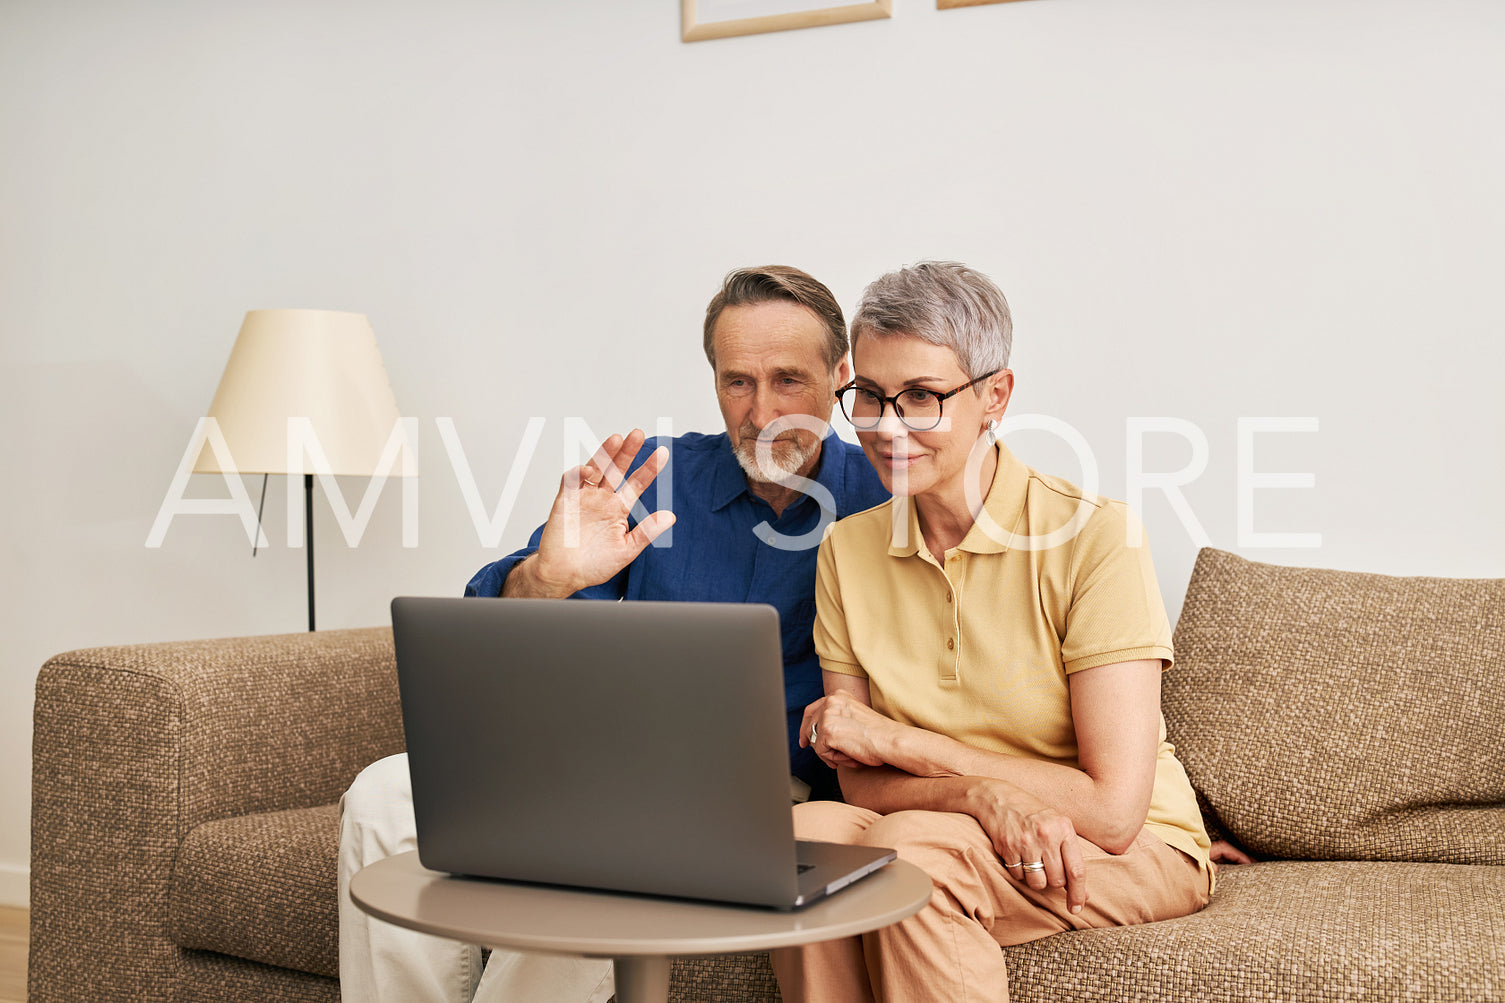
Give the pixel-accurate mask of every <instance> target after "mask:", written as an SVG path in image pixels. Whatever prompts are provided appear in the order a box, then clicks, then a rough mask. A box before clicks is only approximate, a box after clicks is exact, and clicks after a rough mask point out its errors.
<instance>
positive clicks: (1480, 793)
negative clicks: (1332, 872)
mask: <svg viewBox="0 0 1505 1003" xmlns="http://www.w3.org/2000/svg"><path fill="white" fill-rule="evenodd" d="M1176 659H1177V661H1176V667H1175V668H1173V669H1172V670H1171V671H1170V672H1168V673H1166V676H1165V681H1164V696H1163V701H1162V705H1163V708H1164V711H1165V717H1166V726H1167V729H1168V731H1169V737H1170V740H1171V742H1172V743H1174V744H1175V746H1176V750H1177V755H1178V756H1179V757H1180V759H1181V761H1182V763H1184V764H1185V766H1186V771H1187V774H1188V775H1189V776H1190V777H1191V781H1192V784H1193V785H1194V786H1195V787H1196V788H1197V790H1198V791H1200V792H1201V794H1202V796H1203V797H1204V798H1205V800H1206V802H1207V804H1208V805H1209V806H1210V807H1211V809H1212V811H1213V812H1214V813H1215V814H1216V816H1217V821H1218V822H1220V823H1221V825H1222V827H1223V828H1224V829H1226V831H1227V832H1228V833H1229V834H1230V835H1231V836H1232V837H1233V838H1234V839H1235V840H1237V841H1238V842H1240V843H1242V844H1243V845H1244V846H1245V847H1247V848H1248V849H1249V850H1251V851H1253V852H1254V853H1255V854H1256V855H1259V856H1268V857H1282V858H1300V859H1316V860H1401V861H1438V862H1446V863H1477V864H1494V865H1501V864H1505V580H1468V579H1439V578H1393V577H1388V576H1384V575H1374V574H1360V573H1357V572H1345V571H1328V570H1319V569H1310V568H1287V567H1277V566H1274V565H1269V564H1259V563H1256V562H1253V561H1248V560H1245V559H1243V558H1241V557H1237V556H1235V555H1233V554H1228V553H1223V552H1221V551H1217V550H1213V549H1210V548H1209V549H1205V550H1203V551H1202V553H1201V554H1200V556H1199V557H1198V559H1197V565H1196V569H1195V571H1194V573H1193V575H1192V581H1191V585H1190V586H1189V588H1188V590H1187V594H1186V601H1185V604H1184V606H1183V607H1182V611H1181V618H1180V621H1179V622H1178V623H1177V625H1176Z"/></svg>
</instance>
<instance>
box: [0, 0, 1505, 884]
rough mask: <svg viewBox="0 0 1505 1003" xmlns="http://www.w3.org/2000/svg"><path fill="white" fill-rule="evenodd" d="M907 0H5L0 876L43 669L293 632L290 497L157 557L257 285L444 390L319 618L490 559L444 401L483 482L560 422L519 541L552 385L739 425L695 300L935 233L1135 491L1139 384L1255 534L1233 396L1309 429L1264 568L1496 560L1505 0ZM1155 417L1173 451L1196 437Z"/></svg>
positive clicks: (554, 419) (454, 581) (606, 419)
mask: <svg viewBox="0 0 1505 1003" xmlns="http://www.w3.org/2000/svg"><path fill="white" fill-rule="evenodd" d="M895 8H896V9H895V16H894V18H893V19H892V20H889V21H878V22H869V23H865V24H856V25H846V26H838V27H831V28H821V29H814V30H807V31H799V32H787V33H783V34H776V35H763V36H756V37H748V38H742V39H733V40H728V41H716V42H702V43H695V44H691V45H684V44H681V43H680V42H679V41H678V34H677V31H678V12H677V3H676V0H655V2H651V3H650V2H648V0H637V2H634V3H609V2H605V0H597V2H586V3H572V4H552V3H550V4H545V3H536V2H523V0H490V2H486V3H478V2H461V0H448V2H432V3H427V4H412V3H398V2H391V0H388V2H381V0H365V2H360V3H321V4H304V3H288V2H283V3H271V2H264V3H256V4H204V3H192V2H181V3H165V2H164V3H144V2H124V3H122V2H115V3H105V2H95V3H85V2H52V0H30V2H25V0H11V2H9V3H5V4H0V353H3V355H0V358H3V370H0V419H3V421H4V427H5V429H6V432H7V434H6V435H5V436H4V446H3V449H4V453H3V456H0V460H3V464H0V469H3V470H4V472H5V476H6V484H5V488H4V490H3V492H0V525H3V526H4V527H5V529H4V532H5V546H4V555H5V556H4V562H5V563H4V571H5V573H4V580H3V583H0V609H3V613H0V616H3V617H4V620H3V626H4V636H5V638H6V644H5V646H4V650H3V654H0V811H3V818H0V900H4V901H11V902H24V900H25V881H24V876H25V868H26V865H27V857H28V838H27V816H28V803H29V770H30V765H29V764H30V756H29V749H30V713H31V694H32V686H33V682H34V680H35V675H36V670H37V668H38V666H40V664H41V663H42V661H43V660H44V659H45V658H46V657H47V656H49V655H51V654H53V653H56V652H58V651H62V650H66V649H70V648H76V647H83V646H89V645H95V644H105V643H121V642H135V641H149V640H169V639H181V638H189V637H205V636H217V635H231V634H251V633H272V632H282V631H293V630H298V629H300V628H301V626H302V625H303V617H304V613H303V603H304V595H303V577H302V553H301V552H300V551H291V550H289V549H288V548H287V547H286V543H285V535H284V517H283V514H282V512H283V502H282V494H281V491H282V489H283V484H282V483H281V482H279V481H276V480H274V482H273V487H272V492H273V493H272V496H271V498H270V499H269V502H268V519H267V522H268V527H269V530H270V533H271V536H272V538H273V541H274V546H273V548H272V550H271V551H269V552H264V553H263V554H262V555H261V556H259V557H256V558H255V559H254V560H253V559H252V557H251V555H250V553H249V547H248V546H247V545H246V541H245V537H244V535H243V533H242V531H241V529H240V527H239V525H238V524H237V523H236V522H235V521H234V520H233V519H230V518H226V517H203V516H200V517H180V518H179V519H177V520H176V521H175V522H174V524H173V526H172V528H171V531H170V532H169V533H168V536H167V539H166V543H165V544H164V546H162V547H161V549H157V550H149V549H147V548H146V547H145V546H144V545H143V543H144V540H145V538H146V535H147V532H148V530H149V528H150V526H151V523H152V519H153V517H154V515H155V514H156V511H157V508H158V506H159V504H160V503H161V502H162V499H163V496H164V494H165V492H166V490H167V486H168V483H169V481H170V479H171V476H172V473H173V470H174V469H175V467H176V464H177V462H178V459H179V456H180V455H181V453H182V450H183V448H184V446H185V445H186V442H187V438H188V435H189V433H190V432H191V430H192V428H193V425H194V421H195V419H196V417H197V416H198V415H200V414H201V413H202V412H203V409H204V408H205V407H206V406H207V405H208V402H209V398H210V396H211V395H212V393H213V391H214V387H215V384H216V382H217V380H218V377H219V373H220V370H221V369H222V367H223V365H224V362H225V359H226V357H227V355H228V353H229V349H230V345H231V343H232V341H233V339H234V336H235V332H236V330H237V328H238V326H239V323H240V319H241V316H242V315H243V313H244V311H245V310H247V309H250V308H256V307H271V306H317V307H327V308H334V309H350V310H358V311H361V312H364V313H366V314H368V315H369V316H370V318H371V320H372V322H373V324H374V325H375V328H376V331H377V336H378V339H379V341H380V343H381V346H382V350H383V353H384V355H385V358H386V362H387V367H388V370H389V372H390V374H391V377H392V382H393V385H394V388H395V390H396V393H397V396H398V400H399V403H400V405H401V406H402V408H403V410H404V411H405V413H407V414H410V415H415V416H418V417H419V418H421V419H422V422H423V437H422V449H423V454H422V471H423V479H422V481H421V485H422V487H421V517H420V518H421V522H420V530H421V535H420V545H419V547H418V548H417V549H414V550H403V549H402V548H401V546H400V539H399V532H398V527H399V524H400V518H399V516H400V511H399V507H398V505H397V492H396V491H395V490H393V489H392V486H389V488H388V491H387V494H386V495H385V496H384V497H383V499H382V501H381V503H380V505H379V506H378V510H377V516H376V519H375V521H374V522H373V524H372V526H371V527H370V529H369V530H368V531H367V533H366V534H365V537H364V539H363V541H362V543H361V545H360V547H359V548H357V549H354V550H351V549H348V548H347V547H346V546H345V545H344V543H343V542H342V541H341V539H340V535H339V532H338V530H337V528H336V526H335V524H334V520H333V517H332V516H331V515H330V512H329V510H328V508H327V506H322V503H321V511H320V513H319V514H320V520H321V521H320V524H319V527H318V530H317V534H316V536H317V539H318V542H319V544H320V546H321V549H320V551H319V565H318V575H319V590H320V591H319V601H320V613H321V616H320V624H321V626H327V627H340V626H354V625H364V624H376V623H381V622H384V621H385V619H386V603H387V600H388V599H389V598H390V597H391V596H392V595H393V594H396V593H415V592H416V593H455V592H458V590H459V589H460V587H461V586H462V585H463V584H464V582H465V580H466V579H467V578H468V576H469V575H470V574H471V573H472V572H473V571H474V570H475V569H476V568H477V567H478V566H480V565H481V564H482V563H484V562H485V561H486V560H487V559H488V558H489V557H490V556H491V553H492V552H490V551H487V550H484V549H483V548H482V547H481V546H480V545H479V544H478V542H477V533H476V531H475V529H474V528H473V527H472V524H471V520H470V518H469V516H468V515H467V512H466V509H465V506H464V503H463V501H462V500H461V495H460V492H459V489H458V488H457V486H456V480H455V477H454V475H453V473H452V471H451V469H450V466H449V463H448V461H447V459H446V457H445V453H444V449H443V447H442V445H441V444H440V440H439V437H438V434H437V433H436V431H435V427H434V419H435V418H436V417H439V416H450V417H453V418H454V420H455V422H456V425H457V428H458V429H459V431H460V433H461V436H462V438H463V441H464V444H465V446H466V448H467V450H468V452H469V456H470V460H471V462H472V464H473V466H474V471H475V475H476V477H477V480H478V482H479V485H480V489H481V494H482V496H483V497H484V498H485V499H486V503H487V505H488V506H490V505H493V504H494V503H495V501H496V499H497V498H498V497H499V496H500V494H501V491H502V486H503V484H504V483H505V480H506V477H507V472H508V469H509V467H510V465H511V463H512V459H513V457H514V455H515V454H516V452H517V449H518V444H519V441H520V439H521V435H522V430H523V428H524V426H525V423H526V421H527V419H528V418H529V417H532V416H542V417H545V418H547V419H548V424H547V426H546V428H545V432H544V435H543V439H542V444H541V446H540V448H539V452H538V455H537V457H536V458H535V460H534V462H533V463H532V465H531V467H529V468H528V474H527V477H526V480H525V482H524V486H523V491H522V494H521V496H520V498H519V501H518V503H517V508H516V514H515V515H514V517H513V519H512V520H511V522H510V523H509V524H508V530H507V534H506V537H505V540H504V543H505V548H504V549H511V547H512V546H514V545H516V544H518V543H519V542H520V541H521V540H522V539H523V537H524V536H525V534H526V532H527V531H528V530H529V529H531V527H532V526H533V525H534V524H535V523H536V522H537V521H538V520H539V519H540V518H541V517H542V515H543V513H544V511H545V510H546V508H547V504H548V499H549V498H550V497H551V495H552V489H553V484H554V482H555V481H556V479H557V476H558V471H559V470H560V468H561V467H562V466H563V459H562V457H561V450H562V447H563V439H562V422H563V419H564V418H565V417H566V416H572V415H573V416H580V417H582V418H584V419H585V420H586V421H587V422H588V423H589V424H590V426H591V427H592V428H594V429H597V430H599V431H600V432H601V433H602V434H605V433H606V432H608V431H610V430H613V429H621V428H626V427H628V426H630V425H632V424H634V423H637V424H646V425H649V426H651V424H652V423H653V422H654V421H655V420H656V419H657V418H659V417H660V416H664V417H668V418H671V419H672V421H673V423H674V427H675V428H677V429H680V430H685V429H697V428H698V429H710V428H714V427H715V426H716V423H717V412H716V409H715V406H714V402H713V399H712V394H711V387H710V382H709V372H708V370H707V368H706V366H705V363H704V361H703V359H702V358H701V357H700V354H699V348H698V339H699V334H698V330H699V318H700V315H701V312H702V310H703V308H704V303H705V300H706V299H707V298H708V297H709V295H710V294H711V293H712V292H713V291H714V289H715V287H716V284H717V281H718V279H719V277H720V275H721V274H722V273H723V272H725V271H726V270H727V269H729V268H731V267H734V266H737V265H742V264H752V263H764V262H768V261H781V262H789V263H792V264H797V265H800V266H801V267H804V268H806V269H808V270H810V271H812V272H813V273H815V274H816V275H817V276H819V277H821V278H822V279H824V280H825V281H827V282H828V283H829V284H831V285H832V287H833V288H834V289H835V290H836V291H837V292H838V294H839V295H840V296H841V298H842V300H843V304H844V305H845V306H847V307H848V308H850V306H851V305H852V304H853V303H854V302H855V300H856V297H857V295H858V293H859V292H860V289H861V286H862V284H863V283H864V282H865V281H867V280H868V279H870V278H872V277H874V276H875V275H877V274H878V273H879V272H880V271H883V270H886V269H888V268H891V267H893V266H896V265H899V264H901V263H904V262H908V261H912V260H915V259H917V258H921V257H927V256H942V257H955V258H960V259H962V260H965V261H968V262H970V263H971V264H973V265H976V266H978V267H980V268H982V269H983V270H985V271H987V272H988V273H989V274H991V275H992V276H994V277H995V278H996V279H997V280H998V281H999V283H1000V284H1001V285H1002V286H1003V287H1004V289H1005V290H1006V292H1007V293H1008V295H1009V297H1010V299H1011V301H1012V302H1013V305H1014V308H1015V313H1016V321H1017V350H1016V355H1015V363H1016V364H1015V368H1016V370H1017V371H1018V374H1019V392H1018V394H1017V396H1016V398H1015V405H1014V406H1015V409H1016V410H1017V411H1025V412H1043V413H1048V414H1051V415H1055V416H1057V417H1059V418H1062V419H1065V420H1067V421H1069V422H1070V423H1071V424H1072V425H1073V426H1074V427H1076V428H1077V429H1079V430H1080V431H1081V432H1082V433H1083V434H1084V435H1085V436H1086V437H1087V438H1088V440H1089V441H1090V443H1091V445H1092V447H1093V450H1094V451H1095V455H1096V459H1097V460H1098V462H1099V463H1100V465H1101V472H1102V480H1101V488H1102V490H1103V491H1104V492H1105V493H1107V494H1110V495H1115V496H1119V497H1122V496H1123V495H1124V493H1125V489H1126V482H1125V460H1124V457H1125V443H1124V439H1125V428H1126V423H1127V420H1128V419H1129V418H1130V417H1135V416H1176V417H1180V418H1183V419H1187V420H1188V421H1190V422H1193V423H1195V424H1196V425H1197V426H1199V427H1200V428H1201V429H1202V430H1204V431H1205V434H1206V436H1207V439H1208V443H1209V462H1208V466H1207V469H1206V471H1205V473H1204V474H1203V475H1202V476H1201V478H1200V479H1199V480H1197V481H1196V482H1195V483H1193V484H1191V485H1189V486H1188V488H1187V489H1186V495H1187V498H1188V499H1189V501H1190V502H1191V505H1192V506H1193V508H1194V511H1195V513H1196V515H1197V517H1198V518H1199V519H1200V521H1201V522H1202V524H1203V525H1204V526H1205V528H1206V530H1207V532H1208V534H1209V535H1210V538H1211V541H1212V543H1213V544H1214V545H1216V546H1220V547H1223V548H1225V549H1239V547H1238V538H1237V533H1236V519H1235V517H1236V507H1237V497H1238V495H1237V487H1236V481H1235V470H1236V441H1237V440H1236V423H1237V421H1238V419H1239V417H1240V416H1305V417H1312V418H1316V419H1317V420H1318V421H1319V423H1320V431H1318V432H1316V433H1299V434H1295V433H1293V434H1271V435H1267V436H1264V437H1261V438H1260V439H1259V440H1258V442H1259V449H1258V453H1257V458H1256V461H1255V462H1256V465H1257V467H1258V469H1260V470H1265V471H1304V472H1310V473H1312V474H1314V475H1315V478H1316V481H1315V487H1313V488H1311V489H1307V490H1263V491H1260V492H1258V493H1257V495H1256V498H1257V508H1256V519H1257V523H1256V528H1257V529H1258V530H1260V531H1267V532H1278V531H1286V532H1320V533H1321V534H1322V544H1321V547H1320V548H1318V549H1315V550H1268V549H1245V550H1244V552H1245V553H1246V554H1247V555H1248V556H1251V557H1254V558H1255V559H1260V560H1270V561H1275V562H1281V563H1309V564H1321V565H1326V566H1334V567H1344V568H1360V569H1368V570H1374V571H1383V572H1392V573H1400V574H1443V575H1459V576H1501V575H1505V531H1502V529H1501V527H1500V522H1499V520H1498V517H1497V510H1498V499H1499V497H1500V496H1501V495H1502V494H1505V474H1502V469H1501V455H1502V448H1505V407H1502V404H1501V401H1500V395H1499V391H1498V389H1497V388H1498V386H1499V381H1500V374H1501V372H1502V370H1505V349H1502V347H1501V345H1502V338H1501V336H1500V334H1499V314H1498V307H1497V303H1496V299H1497V296H1496V295H1495V294H1496V291H1497V290H1498V287H1499V277H1500V275H1501V274H1505V247H1502V236H1501V235H1502V232H1505V226H1502V225H1505V196H1502V194H1501V193H1502V188H1501V185H1500V183H1499V179H1500V178H1501V177H1502V176H1505V134H1502V131H1501V129H1500V122H1501V121H1502V111H1505V109H1502V105H1505V102H1502V97H1505V75H1502V73H1501V70H1500V65H1501V63H1500V55H1501V53H1502V52H1505V6H1502V5H1501V4H1499V3H1498V2H1497V0H1431V2H1428V3H1424V4H1423V3H1416V2H1414V0H1365V2H1362V3H1359V2H1342V0H1329V2H1326V3H1320V4H1318V3H1311V2H1310V0H1034V2H1030V3H1016V4H1004V5H1001V6H992V7H981V8H972V9H964V10H959V11H949V12H937V11H935V10H934V9H932V8H933V4H931V3H929V2H928V0H896V2H895ZM1017 442H1018V447H1019V449H1020V451H1021V452H1023V453H1024V454H1025V455H1026V458H1028V459H1030V460H1031V461H1033V462H1035V463H1036V464H1037V465H1039V466H1044V467H1048V468H1050V469H1052V470H1054V471H1056V472H1059V473H1062V474H1064V475H1066V476H1070V477H1074V478H1076V477H1079V476H1080V472H1079V470H1078V469H1077V468H1076V465H1075V460H1073V459H1072V458H1071V456H1070V454H1069V453H1064V452H1063V451H1062V450H1061V449H1060V448H1058V447H1056V446H1055V445H1054V444H1053V443H1052V442H1051V441H1050V440H1049V439H1048V438H1047V437H1045V436H1042V435H1040V434H1029V435H1021V436H1020V437H1019V438H1018V440H1017ZM1150 445H1151V448H1150V450H1149V452H1148V456H1147V463H1146V466H1147V467H1148V468H1149V469H1153V470H1174V469H1176V468H1178V467H1179V466H1181V465H1182V464H1184V463H1185V462H1186V460H1187V458H1188V456H1189V454H1190V450H1189V447H1187V446H1186V445H1185V444H1184V443H1183V442H1180V441H1179V440H1177V439H1175V438H1174V437H1172V436H1161V437H1159V438H1158V439H1155V440H1154V441H1152V442H1151V444H1150ZM196 480H197V481H200V482H202V483H201V484H199V485H198V486H197V488H196V490H198V491H199V492H200V493H202V494H204V495H211V494H216V493H220V492H221V491H222V485H218V484H216V483H215V481H214V480H213V479H212V478H203V477H201V478H197V479H196ZM361 487H362V485H361V484H360V483H351V484H347V485H346V494H347V496H348V497H349V499H350V503H351V504H352V505H353V504H354V503H355V501H356V499H357V497H358V494H359V491H360V489H361ZM251 488H252V490H253V491H254V490H255V489H257V488H259V483H258V484H253V485H251ZM1143 514H1144V517H1145V520H1146V522H1147V524H1148V526H1149V530H1150V534H1151V540H1152V542H1153V544H1154V547H1155V554H1156V562H1157V566H1158V568H1159V571H1160V576H1161V582H1162V586H1163V588H1164V590H1165V592H1166V594H1167V600H1168V603H1169V605H1170V607H1171V609H1172V613H1173V614H1174V612H1175V611H1176V610H1177V609H1179V605H1180V595H1181V593H1182V591H1183V589H1184V587H1185V583H1186V580H1187V577H1188V575H1189V573H1190V568H1191V563H1192V560H1193V558H1194V555H1195V550H1196V546H1195V543H1194V542H1193V540H1192V539H1191V537H1190V536H1189V534H1188V532H1187V530H1186V529H1185V528H1184V527H1183V524H1182V522H1181V520H1180V519H1179V518H1178V517H1177V516H1176V514H1175V513H1174V512H1173V510H1172V508H1171V506H1170V505H1169V503H1168V502H1167V501H1166V500H1165V498H1164V497H1163V496H1161V495H1150V496H1149V497H1148V498H1147V499H1146V502H1145V505H1144V507H1143Z"/></svg>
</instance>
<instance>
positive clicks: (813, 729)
mask: <svg viewBox="0 0 1505 1003" xmlns="http://www.w3.org/2000/svg"><path fill="white" fill-rule="evenodd" d="M818 727H819V725H815V724H812V725H811V726H810V744H811V745H814V744H815V732H816V729H817V728H818Z"/></svg>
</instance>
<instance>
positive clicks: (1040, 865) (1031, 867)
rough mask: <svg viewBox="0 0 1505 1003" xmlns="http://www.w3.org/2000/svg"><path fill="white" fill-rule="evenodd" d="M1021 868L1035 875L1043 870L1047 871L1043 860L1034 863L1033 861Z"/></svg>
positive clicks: (1022, 865)
mask: <svg viewBox="0 0 1505 1003" xmlns="http://www.w3.org/2000/svg"><path fill="white" fill-rule="evenodd" d="M1020 866H1021V867H1023V868H1024V869H1025V871H1026V872H1029V873H1034V872H1036V871H1043V870H1045V861H1043V860H1033V861H1031V862H1029V863H1027V864H1021V865H1020Z"/></svg>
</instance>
